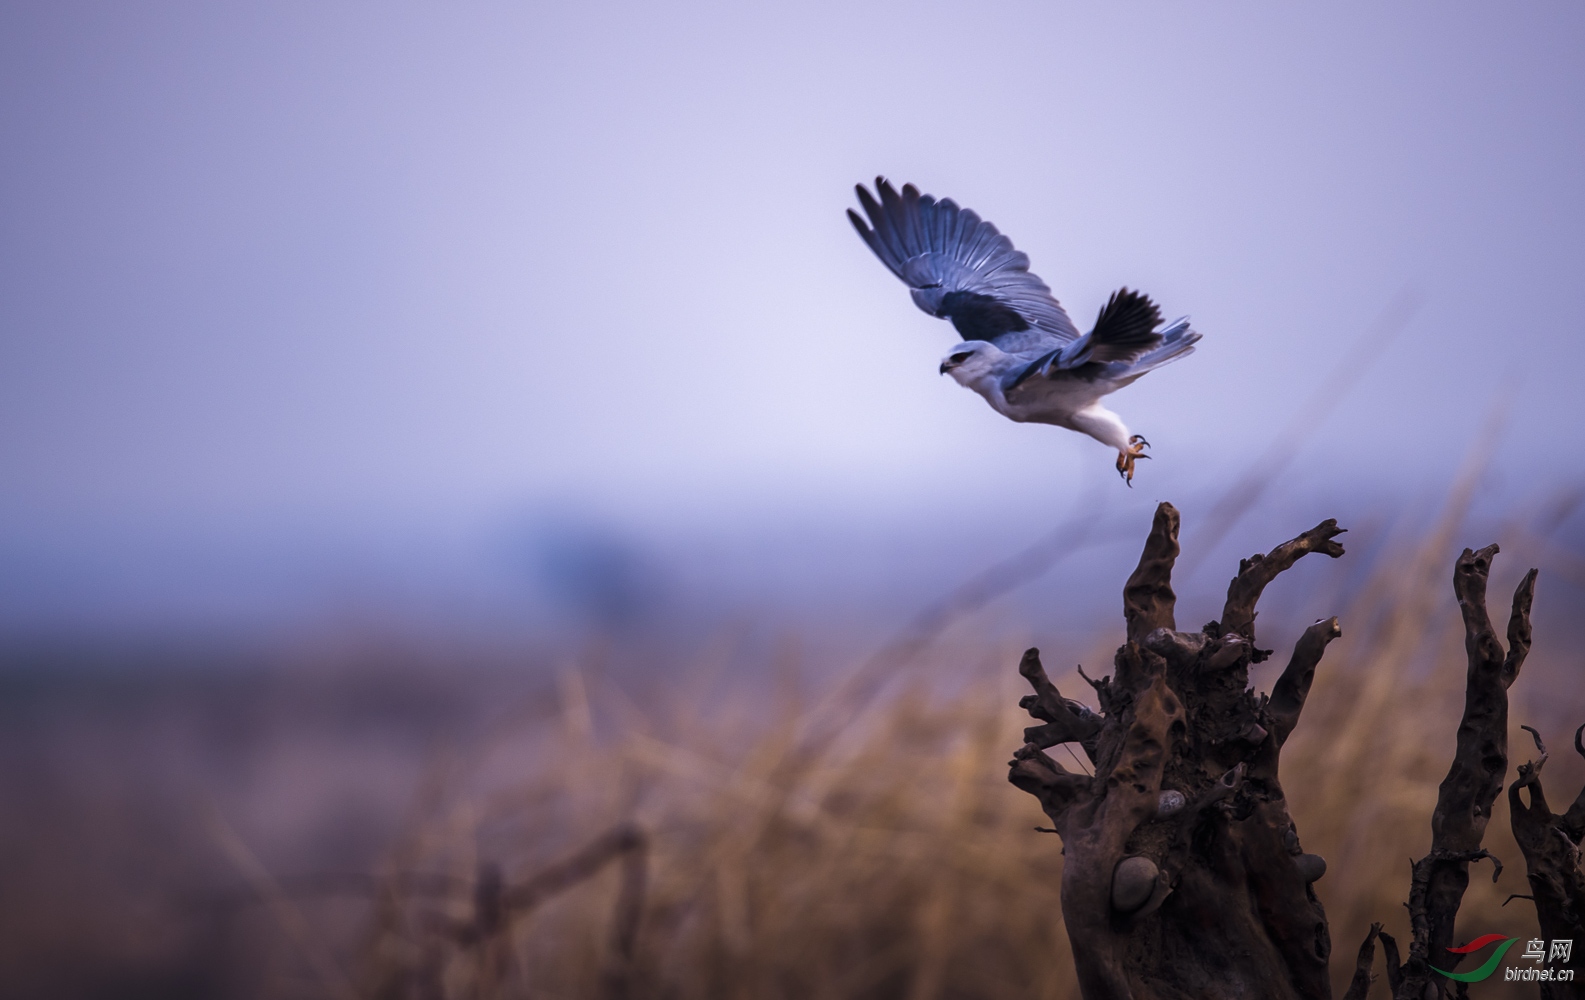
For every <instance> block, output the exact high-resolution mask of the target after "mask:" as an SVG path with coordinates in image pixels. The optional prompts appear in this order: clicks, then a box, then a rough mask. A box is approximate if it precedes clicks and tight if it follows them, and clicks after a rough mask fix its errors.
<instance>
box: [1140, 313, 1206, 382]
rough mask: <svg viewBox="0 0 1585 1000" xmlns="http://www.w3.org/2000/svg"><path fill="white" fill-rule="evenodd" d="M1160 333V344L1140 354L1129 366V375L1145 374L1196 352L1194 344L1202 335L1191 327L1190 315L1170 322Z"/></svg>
mask: <svg viewBox="0 0 1585 1000" xmlns="http://www.w3.org/2000/svg"><path fill="white" fill-rule="evenodd" d="M1160 335H1161V343H1160V345H1159V346H1157V347H1155V348H1153V349H1151V350H1149V351H1147V352H1145V353H1144V354H1142V355H1140V356H1139V358H1138V359H1137V360H1136V361H1135V362H1134V363H1133V364H1132V365H1130V366H1129V367H1128V374H1129V375H1133V376H1138V375H1143V374H1145V373H1146V372H1148V371H1154V370H1155V369H1157V368H1160V367H1161V366H1162V365H1166V364H1171V363H1172V362H1174V361H1176V360H1178V359H1179V358H1185V357H1188V356H1189V355H1190V354H1193V353H1194V345H1195V344H1197V343H1199V340H1200V335H1199V334H1198V333H1195V332H1194V331H1193V330H1191V329H1190V328H1189V317H1187V316H1183V317H1180V318H1179V319H1175V320H1173V321H1172V322H1171V323H1168V324H1167V326H1166V327H1165V328H1164V329H1162V330H1161V331H1160Z"/></svg>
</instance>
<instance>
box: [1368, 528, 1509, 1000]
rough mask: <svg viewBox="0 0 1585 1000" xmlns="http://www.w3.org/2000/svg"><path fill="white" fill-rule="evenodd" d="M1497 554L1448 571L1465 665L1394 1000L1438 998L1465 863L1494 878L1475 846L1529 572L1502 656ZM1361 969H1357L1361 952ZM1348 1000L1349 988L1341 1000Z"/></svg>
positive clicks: (1496, 775) (1494, 788)
mask: <svg viewBox="0 0 1585 1000" xmlns="http://www.w3.org/2000/svg"><path fill="white" fill-rule="evenodd" d="M1497 551H1498V550H1497V546H1495V545H1488V546H1487V547H1486V548H1484V549H1481V550H1479V551H1478V552H1477V551H1471V550H1469V549H1465V550H1464V552H1463V554H1462V555H1460V556H1459V557H1458V561H1457V563H1455V565H1454V568H1453V593H1454V594H1455V595H1456V596H1457V598H1458V604H1459V610H1460V611H1461V612H1462V613H1463V618H1464V651H1465V655H1466V658H1467V660H1468V668H1467V672H1466V675H1465V684H1464V715H1463V718H1462V719H1461V720H1460V721H1459V726H1458V736H1457V740H1456V744H1455V748H1454V751H1453V764H1452V766H1451V767H1450V768H1448V772H1447V777H1446V778H1444V779H1442V784H1441V786H1440V787H1439V788H1438V789H1437V798H1436V809H1435V811H1434V812H1433V813H1432V814H1431V850H1430V852H1429V853H1427V854H1426V856H1425V857H1423V858H1421V859H1420V860H1418V861H1416V862H1414V865H1413V867H1412V869H1411V873H1410V883H1409V928H1410V932H1411V934H1412V935H1413V938H1412V940H1411V942H1410V945H1409V957H1408V959H1407V960H1406V961H1404V962H1403V964H1402V965H1399V964H1398V961H1397V955H1396V950H1397V949H1396V945H1395V944H1394V945H1393V946H1392V948H1391V950H1390V951H1389V952H1388V955H1387V975H1388V977H1389V979H1390V981H1391V982H1392V994H1393V996H1394V997H1395V998H1397V1000H1429V998H1433V997H1438V996H1441V995H1442V994H1443V993H1444V992H1445V991H1446V990H1447V989H1448V987H1449V985H1450V981H1449V980H1448V979H1447V978H1446V977H1444V976H1442V975H1439V974H1438V971H1437V970H1442V971H1447V972H1451V971H1454V970H1455V969H1457V967H1458V964H1459V962H1460V961H1462V960H1463V958H1464V957H1465V956H1464V955H1461V954H1457V953H1454V952H1450V951H1448V949H1449V948H1450V947H1452V946H1453V942H1454V922H1455V921H1456V919H1457V917H1458V909H1459V904H1460V903H1462V902H1463V899H1464V890H1465V889H1467V888H1468V887H1469V865H1470V862H1471V861H1478V860H1481V859H1488V860H1490V861H1491V862H1492V865H1493V869H1494V873H1493V875H1492V879H1493V881H1495V880H1496V878H1497V875H1498V874H1500V873H1501V872H1502V863H1501V862H1500V861H1499V860H1498V859H1497V858H1496V857H1494V856H1493V855H1492V854H1490V853H1489V852H1487V851H1486V850H1485V849H1484V848H1482V847H1481V840H1482V839H1483V838H1484V836H1485V833H1486V824H1487V823H1488V822H1490V820H1491V809H1492V804H1493V803H1494V802H1496V800H1497V793H1498V792H1500V791H1502V783H1503V778H1504V776H1505V775H1506V774H1507V771H1508V688H1509V686H1511V685H1512V684H1513V682H1514V680H1515V679H1516V678H1518V676H1519V671H1520V669H1521V668H1522V667H1523V666H1524V661H1525V657H1526V656H1528V655H1529V652H1530V605H1531V601H1532V600H1533V598H1534V596H1535V579H1536V571H1535V570H1533V569H1532V570H1531V571H1530V572H1529V573H1527V574H1525V577H1524V579H1523V580H1522V581H1520V583H1519V586H1518V588H1517V589H1516V590H1515V591H1514V595H1513V611H1512V613H1511V615H1510V616H1509V619H1508V651H1507V653H1506V654H1505V653H1504V652H1503V648H1502V642H1501V641H1500V640H1498V638H1497V633H1496V630H1495V629H1494V628H1493V627H1492V624H1491V617H1490V615H1488V614H1487V612H1486V581H1487V577H1488V575H1489V574H1490V572H1491V560H1492V556H1494V555H1496V554H1497ZM1371 936H1372V937H1379V938H1380V939H1381V940H1382V942H1383V943H1384V944H1386V943H1389V942H1391V938H1389V937H1388V936H1387V935H1385V934H1380V933H1379V928H1373V929H1372V931H1371ZM1361 960H1362V961H1365V960H1366V956H1365V952H1364V949H1363V948H1362V949H1361ZM1356 982H1357V976H1356ZM1358 995H1359V996H1363V994H1362V993H1361V994H1358ZM1354 996H1355V993H1354V991H1353V989H1352V988H1351V989H1350V991H1349V997H1354Z"/></svg>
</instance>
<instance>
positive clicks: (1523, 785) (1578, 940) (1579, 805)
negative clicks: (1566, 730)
mask: <svg viewBox="0 0 1585 1000" xmlns="http://www.w3.org/2000/svg"><path fill="white" fill-rule="evenodd" d="M1524 728H1526V729H1530V727H1529V726H1525V727H1524ZM1530 733H1531V735H1532V736H1534V737H1535V745H1536V750H1537V751H1539V753H1540V754H1541V757H1540V759H1539V760H1535V761H1531V762H1530V763H1526V764H1520V765H1519V780H1518V781H1515V782H1514V783H1513V784H1511V785H1509V786H1508V811H1509V820H1510V821H1511V823H1512V824H1513V839H1514V840H1516V841H1518V843H1519V850H1520V851H1522V852H1523V853H1524V862H1525V868H1526V874H1527V875H1528V876H1529V879H1530V898H1531V900H1533V901H1534V902H1535V912H1536V918H1537V920H1539V921H1540V923H1541V937H1542V938H1543V939H1544V940H1546V941H1547V942H1549V943H1550V942H1551V941H1555V940H1566V941H1573V942H1574V946H1575V947H1585V874H1582V873H1581V872H1580V848H1579V844H1580V838H1581V836H1582V835H1585V788H1582V789H1581V790H1580V793H1579V795H1578V796H1576V797H1575V799H1574V804H1573V805H1571V806H1569V808H1568V811H1567V812H1565V813H1564V814H1563V815H1561V816H1557V815H1554V814H1553V813H1552V811H1551V810H1550V809H1548V808H1547V804H1546V795H1545V793H1543V792H1542V790H1541V767H1542V765H1544V764H1545V763H1546V761H1547V752H1546V745H1545V744H1544V743H1542V742H1541V734H1540V733H1538V732H1536V731H1535V730H1534V729H1530ZM1582 733H1585V726H1581V727H1580V728H1579V729H1576V730H1575V731H1574V749H1575V750H1577V751H1578V752H1579V753H1580V755H1581V756H1582V757H1585V744H1582V743H1581V742H1580V736H1581V734H1582ZM1521 790H1528V791H1529V793H1530V804H1529V805H1525V803H1524V801H1523V798H1522V797H1521V796H1520V791H1521ZM1570 957H1571V963H1577V962H1578V961H1579V959H1578V958H1574V957H1573V956H1572V955H1571V956H1570ZM1541 997H1542V1000H1578V998H1585V980H1576V981H1575V982H1572V983H1542V984H1541Z"/></svg>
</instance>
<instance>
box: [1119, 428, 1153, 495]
mask: <svg viewBox="0 0 1585 1000" xmlns="http://www.w3.org/2000/svg"><path fill="white" fill-rule="evenodd" d="M1149 447H1150V442H1149V441H1146V440H1145V439H1144V438H1142V437H1140V436H1139V435H1138V434H1135V435H1134V436H1133V437H1131V438H1129V439H1128V447H1127V448H1126V449H1124V450H1123V451H1120V452H1118V453H1117V474H1118V475H1120V476H1122V477H1123V482H1125V483H1127V484H1128V485H1129V486H1130V487H1132V486H1133V485H1134V463H1135V462H1136V461H1138V460H1139V459H1141V458H1149V457H1150V456H1149V455H1147V454H1145V449H1146V448H1149Z"/></svg>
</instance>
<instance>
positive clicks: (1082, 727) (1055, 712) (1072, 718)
mask: <svg viewBox="0 0 1585 1000" xmlns="http://www.w3.org/2000/svg"><path fill="white" fill-rule="evenodd" d="M1018 672H1019V673H1020V674H1022V675H1023V677H1024V679H1025V680H1027V681H1028V682H1029V686H1030V687H1032V688H1034V689H1035V693H1034V694H1029V695H1025V696H1024V697H1023V698H1022V699H1020V700H1019V702H1018V707H1019V708H1022V709H1024V710H1025V711H1026V712H1028V713H1029V714H1030V715H1032V716H1034V717H1035V718H1037V719H1044V720H1045V722H1046V724H1045V725H1043V726H1031V727H1029V728H1028V729H1025V730H1024V742H1025V743H1033V744H1034V745H1035V746H1036V747H1039V748H1041V749H1045V748H1046V747H1054V746H1056V745H1057V744H1059V743H1078V744H1079V745H1081V746H1082V747H1084V752H1085V753H1086V754H1088V755H1089V758H1090V761H1091V762H1092V763H1093V762H1094V761H1095V735H1096V734H1097V733H1099V732H1100V731H1101V719H1100V717H1099V716H1097V715H1096V714H1095V713H1094V712H1091V711H1090V710H1089V709H1088V708H1086V707H1085V706H1084V705H1081V704H1079V703H1078V702H1076V701H1070V700H1069V699H1067V698H1064V697H1062V692H1061V691H1058V690H1057V686H1056V685H1055V684H1053V683H1051V678H1049V677H1047V676H1046V668H1045V667H1044V666H1042V665H1041V663H1040V650H1038V649H1026V650H1025V651H1024V658H1023V660H1021V661H1020V662H1019V664H1018Z"/></svg>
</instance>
